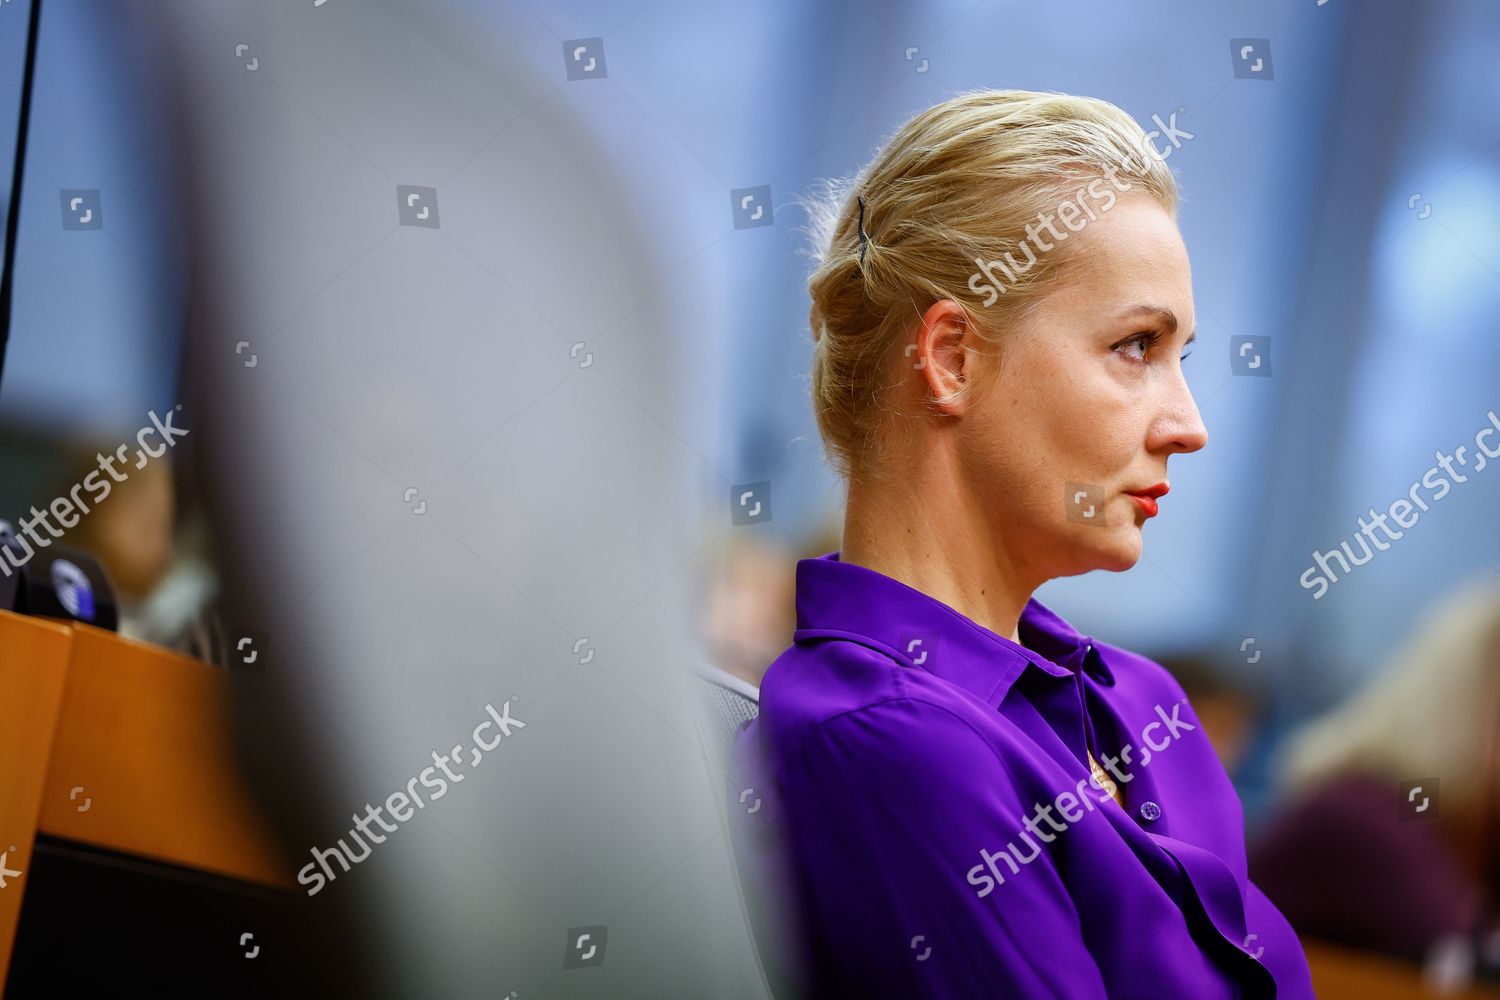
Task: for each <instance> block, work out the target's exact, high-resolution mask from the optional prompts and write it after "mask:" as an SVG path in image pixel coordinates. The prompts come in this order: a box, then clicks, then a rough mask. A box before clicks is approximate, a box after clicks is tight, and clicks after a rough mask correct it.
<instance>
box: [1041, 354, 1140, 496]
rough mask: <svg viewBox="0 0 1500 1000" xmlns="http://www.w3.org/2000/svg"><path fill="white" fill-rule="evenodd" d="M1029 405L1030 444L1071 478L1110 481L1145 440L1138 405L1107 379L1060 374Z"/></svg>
mask: <svg viewBox="0 0 1500 1000" xmlns="http://www.w3.org/2000/svg"><path fill="white" fill-rule="evenodd" d="M1046 389H1047V391H1046V393H1045V395H1043V396H1040V397H1039V398H1037V399H1036V400H1035V401H1034V405H1033V406H1032V407H1031V414H1030V422H1031V425H1032V426H1031V429H1030V433H1029V434H1028V435H1027V438H1028V446H1029V447H1030V448H1033V449H1035V450H1036V452H1037V453H1039V454H1042V455H1045V456H1047V461H1048V464H1050V465H1051V466H1053V467H1054V468H1055V469H1056V470H1057V471H1058V473H1059V474H1060V475H1062V474H1065V475H1066V477H1067V478H1069V479H1073V480H1077V481H1083V482H1091V483H1099V484H1100V485H1108V484H1109V483H1111V482H1112V481H1113V477H1114V476H1115V475H1116V474H1118V473H1119V472H1120V471H1121V470H1122V469H1124V468H1126V467H1127V466H1129V465H1130V463H1131V462H1132V461H1133V460H1134V458H1135V456H1136V453H1137V452H1139V451H1140V449H1141V447H1142V445H1143V442H1144V441H1145V429H1144V427H1143V426H1142V424H1141V419H1140V414H1139V413H1138V412H1137V408H1136V407H1135V406H1133V405H1132V404H1131V400H1130V398H1129V396H1128V394H1127V393H1125V392H1124V391H1122V389H1121V386H1120V385H1119V383H1118V382H1116V381H1114V380H1112V379H1109V378H1092V379H1090V378H1082V377H1073V378H1067V379H1058V380H1056V381H1055V382H1054V383H1053V384H1052V385H1050V386H1048V387H1046Z"/></svg>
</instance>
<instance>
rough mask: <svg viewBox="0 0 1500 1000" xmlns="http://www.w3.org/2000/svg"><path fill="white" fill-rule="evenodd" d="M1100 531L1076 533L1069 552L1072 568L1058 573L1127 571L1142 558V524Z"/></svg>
mask: <svg viewBox="0 0 1500 1000" xmlns="http://www.w3.org/2000/svg"><path fill="white" fill-rule="evenodd" d="M1096 531H1097V529H1094V528H1089V529H1087V534H1086V535H1084V536H1081V537H1080V536H1076V535H1075V536H1074V537H1073V538H1072V539H1071V541H1072V542H1073V548H1072V551H1071V552H1070V553H1069V559H1068V564H1069V568H1068V569H1067V570H1066V571H1064V572H1060V573H1058V574H1057V575H1058V576H1080V575H1082V574H1084V573H1092V572H1093V571H1094V570H1098V569H1102V570H1106V571H1108V572H1111V573H1123V572H1125V571H1126V570H1127V569H1130V568H1131V567H1132V566H1134V565H1135V564H1136V563H1137V562H1139V561H1140V558H1141V532H1140V529H1139V528H1135V527H1131V528H1129V529H1117V530H1113V531H1110V532H1109V534H1107V535H1105V536H1104V537H1102V538H1100V537H1096V534H1095V533H1096ZM1127 532H1128V533H1127Z"/></svg>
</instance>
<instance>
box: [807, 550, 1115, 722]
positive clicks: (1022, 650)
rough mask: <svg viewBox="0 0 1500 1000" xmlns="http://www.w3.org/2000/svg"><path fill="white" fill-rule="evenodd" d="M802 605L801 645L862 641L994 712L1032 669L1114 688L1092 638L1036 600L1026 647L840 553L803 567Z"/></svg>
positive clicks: (1021, 630)
mask: <svg viewBox="0 0 1500 1000" xmlns="http://www.w3.org/2000/svg"><path fill="white" fill-rule="evenodd" d="M796 604H797V630H796V632H795V633H794V634H793V636H792V639H793V641H794V642H805V641H810V640H813V639H816V638H819V637H829V636H832V637H838V638H851V639H855V640H856V641H861V642H864V643H865V644H866V645H869V646H872V647H874V648H877V649H880V650H882V651H883V652H885V653H886V654H887V655H889V656H892V657H894V658H895V659H896V660H898V661H900V662H901V663H904V664H905V665H907V666H911V667H916V668H918V669H922V670H926V671H928V672H929V673H932V674H934V675H936V676H938V677H942V678H943V679H945V680H948V681H950V682H952V683H955V684H958V685H959V686H961V687H963V688H965V689H967V690H968V691H970V692H972V693H973V694H974V695H976V696H978V697H979V698H982V699H983V700H985V701H986V702H987V703H989V704H990V705H991V707H996V708H998V707H999V705H1000V702H1001V701H1002V700H1003V699H1004V697H1005V694H1006V692H1007V691H1009V690H1010V687H1011V685H1013V684H1014V683H1015V682H1016V679H1017V678H1019V677H1020V676H1021V674H1022V673H1023V672H1024V671H1025V670H1026V668H1027V667H1034V668H1036V669H1038V670H1041V671H1042V672H1043V673H1047V674H1051V675H1052V676H1054V677H1071V676H1073V674H1074V673H1075V671H1077V670H1078V668H1079V667H1080V666H1082V668H1083V670H1084V672H1085V673H1087V674H1088V675H1090V676H1092V677H1094V678H1096V679H1098V680H1100V681H1102V682H1103V683H1105V684H1113V683H1114V677H1113V675H1112V674H1111V672H1110V669H1109V667H1108V665H1107V664H1106V663H1105V662H1104V658H1103V656H1102V655H1101V653H1100V650H1099V649H1097V648H1096V644H1095V643H1094V640H1093V639H1092V637H1090V636H1086V635H1082V634H1080V633H1079V632H1078V630H1077V629H1075V628H1073V626H1072V625H1069V624H1068V623H1067V622H1066V621H1065V620H1063V618H1062V617H1061V616H1060V615H1058V614H1057V613H1055V612H1054V611H1052V610H1051V609H1050V608H1048V607H1047V606H1046V605H1044V604H1042V603H1041V602H1040V601H1038V600H1037V599H1036V598H1035V597H1032V598H1030V599H1028V600H1027V602H1026V606H1025V607H1024V608H1023V609H1022V610H1021V620H1020V623H1019V626H1018V634H1019V635H1020V636H1021V638H1022V639H1023V640H1024V641H1025V643H1026V645H1021V644H1019V643H1015V642H1012V641H1011V640H1010V639H1009V638H1008V637H1006V636H1002V635H1000V634H999V633H997V632H994V631H993V630H991V629H988V628H986V627H984V626H983V625H980V624H979V623H977V622H975V621H973V620H972V619H970V618H968V617H967V616H965V615H963V614H961V613H960V612H958V611H957V610H955V609H954V608H952V607H950V606H948V605H947V604H944V603H943V602H942V601H939V600H938V599H937V598H935V597H931V596H929V595H928V594H924V593H923V592H921V591H920V590H917V589H915V588H913V587H910V586H908V585H906V584H904V583H902V582H901V581H899V580H897V579H895V578H893V577H889V576H886V575H885V574H884V573H880V572H877V571H876V570H872V569H870V568H868V567H865V566H860V565H857V564H855V563H846V562H844V561H843V560H842V559H840V558H839V552H837V551H834V552H828V553H824V554H823V555H821V556H816V557H814V558H808V559H800V560H798V561H797V597H796Z"/></svg>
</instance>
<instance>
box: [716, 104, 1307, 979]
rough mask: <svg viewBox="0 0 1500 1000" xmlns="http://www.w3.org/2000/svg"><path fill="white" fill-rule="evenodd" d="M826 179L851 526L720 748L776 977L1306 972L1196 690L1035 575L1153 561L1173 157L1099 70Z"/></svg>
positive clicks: (1165, 378) (824, 274)
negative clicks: (1098, 626)
mask: <svg viewBox="0 0 1500 1000" xmlns="http://www.w3.org/2000/svg"><path fill="white" fill-rule="evenodd" d="M824 205H826V206H827V208H826V210H825V209H824ZM813 207H814V208H815V209H817V210H818V211H817V212H816V213H815V216H814V217H815V220H816V221H817V223H818V234H819V237H820V244H821V248H822V252H821V259H820V261H819V263H818V266H817V268H816V270H815V271H814V273H813V275H812V278H811V283H810V291H811V294H812V310H811V313H810V319H811V325H812V330H813V332H814V337H815V341H816V348H815V354H814V359H813V372H812V385H813V402H814V407H815V410H816V416H817V421H818V427H819V430H820V431H821V433H822V436H823V439H824V443H825V446H826V448H827V450H828V452H829V455H830V457H831V459H832V461H833V462H834V464H835V465H836V466H837V468H838V469H839V471H840V473H841V474H842V475H843V476H844V477H845V478H846V479H847V481H848V503H847V509H846V516H845V525H844V535H843V547H842V549H841V550H840V551H836V552H830V553H828V554H826V555H823V556H821V557H818V558H815V559H803V560H801V561H800V562H799V563H798V564H797V581H796V583H797V590H796V611H797V630H796V632H795V633H794V642H793V644H792V646H791V647H790V648H788V649H787V650H785V652H783V653H782V654H781V655H780V656H779V657H778V658H777V659H776V660H775V662H774V663H772V664H771V666H770V667H769V668H768V669H767V671H766V674H765V676H764V678H763V680H762V684H761V689H760V690H761V712H760V716H759V718H758V719H757V720H756V721H755V722H754V723H751V724H750V725H749V726H748V728H747V729H746V730H745V731H744V732H742V733H741V735H740V739H739V741H738V743H737V746H736V752H735V759H734V762H733V765H732V771H731V775H732V779H733V781H734V785H733V788H732V789H731V815H732V816H734V818H735V820H734V822H735V826H734V828H733V831H732V832H733V836H734V839H735V845H736V852H737V856H738V857H739V859H740V862H741V870H742V881H743V882H744V884H745V885H746V888H747V890H750V893H749V895H750V899H749V901H750V902H751V904H752V919H753V920H754V921H755V926H756V930H757V942H758V943H759V944H760V946H761V951H762V957H763V959H764V961H765V963H766V966H767V972H768V975H769V976H770V978H771V979H772V982H773V986H774V987H777V995H778V997H780V996H783V995H794V994H804V995H809V996H816V997H836V996H848V997H874V996H892V997H896V996H900V997H909V996H928V997H963V998H970V997H1026V998H1031V997H1054V996H1055V997H1068V998H1089V997H1150V998H1153V1000H1159V998H1162V997H1192V998H1195V1000H1206V998H1209V1000H1211V998H1219V997H1223V998H1229V997H1246V996H1257V997H1258V996H1265V997H1270V996H1279V997H1283V998H1286V997H1292V998H1303V997H1311V996H1312V988H1311V985H1310V982H1309V975H1308V970H1307V964H1306V961H1305V959H1304V957H1303V953H1302V949H1301V946H1300V945H1299V943H1298V940H1297V937H1296V935H1295V933H1294V932H1293V931H1292V928H1291V927H1290V926H1289V925H1288V924H1287V922H1286V920H1285V919H1284V918H1283V917H1282V916H1281V914H1280V913H1279V912H1277V910H1276V909H1275V907H1273V906H1272V905H1271V903H1270V902H1269V901H1268V900H1267V899H1266V897H1265V896H1264V895H1263V894H1262V893H1261V892H1260V891H1259V890H1258V889H1257V888H1256V887H1255V886H1254V885H1252V884H1251V883H1250V882H1248V881H1247V879H1246V874H1245V845H1244V834H1243V823H1242V813H1241V808H1240V804H1239V801H1238V799H1237V798H1236V797H1235V793H1234V790H1233V788H1232V786H1231V785H1230V783H1229V780H1228V778H1227V777H1226V776H1225V774H1224V771H1223V768H1222V767H1221V766H1220V764H1219V762H1218V760H1217V758H1216V757H1215V755H1214V752H1213V749H1212V747H1211V746H1210V744H1209V742H1208V740H1207V739H1206V738H1205V737H1204V735H1203V731H1202V729H1201V728H1199V726H1198V724H1197V720H1196V717H1195V716H1194V714H1193V710H1192V707H1191V706H1190V705H1189V704H1188V703H1187V699H1186V698H1185V697H1184V696H1183V693H1182V688H1181V687H1180V686H1179V685H1178V684H1177V682H1176V681H1175V680H1173V678H1172V677H1171V676H1170V675H1169V674H1167V672H1166V671H1165V670H1163V669H1162V668H1161V667H1160V666H1158V665H1157V664H1155V663H1153V662H1151V661H1149V660H1147V659H1145V658H1143V657H1141V656H1137V655H1135V654H1133V653H1131V652H1129V651H1127V650H1124V649H1120V648H1119V647H1116V646H1112V645H1109V644H1107V643H1104V642H1100V641H1097V640H1095V639H1094V638H1092V637H1091V636H1089V635H1085V634H1080V633H1079V632H1078V631H1077V630H1075V629H1074V628H1073V627H1072V626H1071V625H1069V624H1068V623H1067V622H1065V621H1063V620H1062V619H1061V618H1060V617H1058V616H1057V615H1056V614H1054V613H1053V612H1051V611H1050V610H1048V609H1047V608H1046V607H1045V606H1043V605H1042V604H1040V603H1039V602H1038V601H1036V600H1035V598H1033V597H1032V596H1031V594H1032V591H1034V590H1035V589H1036V588H1037V587H1038V586H1040V585H1041V584H1042V583H1044V582H1046V581H1047V580H1050V579H1053V578H1055V577H1061V576H1071V575H1074V574H1078V573H1086V572H1088V571H1090V570H1095V569H1108V570H1125V569H1129V568H1130V567H1131V566H1132V565H1134V564H1135V562H1136V560H1137V559H1138V558H1139V557H1140V554H1141V545H1142V530H1143V528H1144V525H1145V522H1146V521H1147V519H1149V518H1151V517H1153V516H1155V514H1156V513H1157V500H1158V499H1159V498H1160V497H1161V496H1162V495H1163V494H1165V493H1166V492H1167V459H1168V458H1169V457H1170V456H1172V455H1173V454H1176V453H1186V452H1193V451H1197V450H1198V449H1200V448H1202V447H1203V446H1204V445H1205V444H1206V443H1207V433H1206V431H1205V430H1204V427H1203V423H1202V421H1201V420H1200V418H1199V415H1198V411H1197V408H1196V406H1195V405H1194V403H1193V399H1192V397H1191V395H1190V393H1189V391H1188V387H1187V383H1186V381H1185V380H1184V378H1183V372H1182V367H1181V361H1182V358H1183V357H1185V355H1186V350H1187V345H1188V344H1189V343H1191V341H1192V340H1193V333H1192V330H1193V297H1192V289H1191V279H1190V273H1189V268H1188V258H1187V253H1186V250H1185V249H1184V247H1183V243H1182V238H1181V236H1180V235H1179V234H1178V231H1177V227H1176V223H1175V209H1176V189H1175V183H1174V180H1173V178H1172V175H1171V173H1170V171H1169V170H1168V169H1167V168H1166V167H1165V165H1164V164H1163V163H1162V162H1161V158H1160V157H1159V156H1157V155H1152V150H1151V148H1150V146H1149V144H1148V141H1147V138H1146V136H1145V135H1144V133H1143V132H1142V130H1141V129H1140V127H1139V126H1137V125H1136V124H1135V122H1134V121H1132V120H1131V119H1130V118H1129V117H1128V116H1127V115H1125V114H1124V113H1123V112H1121V111H1120V110H1119V109H1117V108H1115V107H1113V106H1112V105H1110V104H1107V103H1105V102H1103V101H1098V100H1092V99H1087V98H1078V97H1070V96H1066V95H1060V94H1046V93H1031V92H1026V91H1014V90H1011V91H982V92H977V93H967V94H962V95H959V96H957V97H955V98H953V99H951V100H948V101H946V102H944V103H942V104H939V105H937V106H936V107H933V108H930V109H928V110H926V111H924V112H922V113H921V114H919V115H917V116H916V117H915V118H913V119H912V120H911V121H909V122H907V123H906V124H905V125H904V126H902V127H901V128H900V129H899V130H898V131H897V132H896V134H895V135H894V136H893V137H892V139H891V140H890V141H889V143H888V144H887V145H886V146H885V148H884V149H883V150H882V151H881V152H880V153H879V154H878V155H877V156H876V158H875V160H874V161H873V162H872V163H871V164H870V165H869V166H868V167H867V168H865V169H864V170H863V171H861V172H860V174H859V175H858V176H857V177H856V179H855V180H854V181H853V183H852V190H846V189H844V188H843V187H842V186H839V185H835V186H834V188H833V190H832V191H831V192H830V197H829V198H828V199H827V201H826V202H824V203H822V204H815V205H814V206H813ZM775 904H780V909H775V910H773V909H768V907H769V906H771V905H775Z"/></svg>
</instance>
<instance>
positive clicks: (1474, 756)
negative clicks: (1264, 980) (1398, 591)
mask: <svg viewBox="0 0 1500 1000" xmlns="http://www.w3.org/2000/svg"><path fill="white" fill-rule="evenodd" d="M1497 732H1500V578H1493V577H1490V578H1484V579H1481V580H1478V581H1475V582H1472V583H1470V584H1468V585H1466V586H1464V587H1461V588H1460V589H1459V590H1457V591H1456V592H1453V593H1451V594H1449V595H1448V596H1446V597H1444V598H1443V599H1442V600H1440V601H1439V603H1438V604H1437V605H1435V606H1434V607H1433V608H1432V609H1430V610H1429V611H1428V612H1427V613H1426V614H1425V616H1424V617H1423V618H1422V619H1421V620H1420V621H1419V623H1418V625H1417V626H1416V627H1415V628H1414V629H1413V631H1412V632H1411V633H1410V635H1409V636H1408V637H1407V639H1406V641H1405V642H1404V643H1403V644H1402V645H1401V646H1399V647H1398V648H1396V649H1395V650H1394V651H1393V653H1392V655H1391V656H1390V658H1389V660H1387V661H1386V663H1385V664H1384V667H1383V669H1382V671H1381V672H1380V673H1379V674H1378V675H1377V679H1376V680H1375V681H1373V682H1372V683H1371V684H1370V685H1369V686H1368V687H1366V688H1365V689H1364V690H1363V691H1362V692H1360V693H1359V694H1358V695H1357V696H1355V697H1354V698H1352V699H1350V700H1349V701H1347V702H1346V703H1344V704H1342V705H1340V706H1338V707H1337V708H1335V709H1333V710H1332V711H1330V712H1328V713H1327V714H1326V715H1324V716H1322V717H1321V718H1317V719H1314V720H1313V721H1311V722H1308V723H1306V724H1305V725H1304V726H1303V727H1302V728H1301V729H1299V730H1297V731H1296V732H1294V733H1293V734H1292V735H1291V736H1290V737H1289V738H1288V739H1287V741H1286V743H1285V744H1283V748H1282V752H1281V754H1280V758H1279V760H1280V766H1279V776H1280V782H1281V784H1282V786H1283V788H1284V791H1285V794H1286V796H1287V799H1288V801H1287V804H1286V805H1285V806H1284V807H1283V809H1282V811H1281V812H1280V813H1279V814H1278V815H1277V816H1276V817H1275V818H1274V819H1273V820H1272V821H1271V822H1270V824H1269V825H1268V826H1267V828H1266V829H1265V831H1264V834H1263V835H1262V836H1261V837H1259V838H1258V839H1257V840H1256V841H1255V842H1254V843H1252V845H1251V850H1250V859H1249V860H1250V871H1251V873H1252V875H1253V877H1254V878H1255V880H1256V882H1257V883H1258V884H1260V885H1261V886H1262V887H1263V888H1264V889H1265V891H1266V893H1267V895H1269V896H1270V897H1271V898H1272V899H1273V900H1275V901H1276V903H1277V905H1278V906H1280V907H1281V908H1282V910H1283V912H1285V913H1286V914H1287V916H1288V918H1289V919H1291V920H1292V921H1293V922H1294V923H1296V924H1297V926H1298V928H1299V929H1301V930H1302V931H1303V933H1306V934H1309V935H1313V936H1316V937H1319V938H1325V939H1327V940H1330V941H1335V942H1340V943H1343V944H1347V945H1351V946H1355V947H1359V948H1365V949H1369V950H1372V951H1378V952H1384V953H1387V954H1390V955H1396V956H1400V957H1402V958H1406V959H1409V960H1412V961H1416V962H1423V963H1425V964H1426V965H1427V967H1428V971H1429V975H1430V976H1431V977H1433V978H1435V979H1441V980H1446V981H1450V982H1451V981H1452V980H1453V979H1455V978H1456V979H1458V980H1460V981H1461V980H1463V979H1465V978H1468V977H1469V976H1471V975H1473V974H1475V973H1476V972H1477V973H1478V974H1479V975H1483V976H1485V977H1496V978H1500V976H1497V970H1500V933H1497V932H1500V922H1497V920H1496V916H1497V914H1496V904H1497V894H1496V888H1497V874H1500V823H1497V819H1500V739H1497ZM1455 965H1456V966H1457V973H1456V974H1455V973H1454V972H1453V971H1452V969H1453V967H1454V966H1455Z"/></svg>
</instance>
